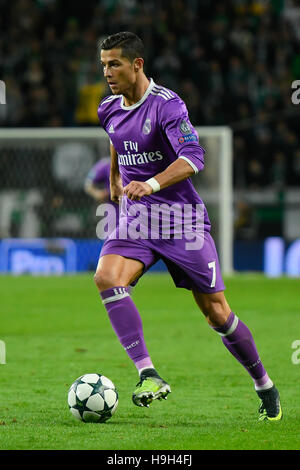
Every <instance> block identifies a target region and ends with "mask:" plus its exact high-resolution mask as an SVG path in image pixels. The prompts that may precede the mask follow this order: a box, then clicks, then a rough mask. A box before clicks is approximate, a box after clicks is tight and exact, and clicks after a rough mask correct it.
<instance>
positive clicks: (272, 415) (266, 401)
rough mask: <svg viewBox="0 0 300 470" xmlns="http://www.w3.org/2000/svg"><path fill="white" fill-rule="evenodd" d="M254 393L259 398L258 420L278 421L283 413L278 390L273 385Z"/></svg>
mask: <svg viewBox="0 0 300 470" xmlns="http://www.w3.org/2000/svg"><path fill="white" fill-rule="evenodd" d="M256 393H257V395H258V396H259V398H260V400H261V402H260V406H259V409H258V414H259V417H258V421H270V422H273V421H280V420H281V419H282V416H283V415H282V409H281V404H280V396H279V392H278V390H277V388H276V387H275V385H273V387H271V388H270V389H268V390H261V391H257V392H256Z"/></svg>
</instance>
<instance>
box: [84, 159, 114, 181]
mask: <svg viewBox="0 0 300 470" xmlns="http://www.w3.org/2000/svg"><path fill="white" fill-rule="evenodd" d="M109 168H110V163H109V162H107V161H106V160H105V161H104V162H103V161H98V162H97V163H96V164H95V165H94V166H93V167H92V168H91V169H90V171H89V172H88V174H87V176H86V180H89V181H91V182H92V183H94V184H98V185H99V184H105V185H106V184H107V179H108V174H109Z"/></svg>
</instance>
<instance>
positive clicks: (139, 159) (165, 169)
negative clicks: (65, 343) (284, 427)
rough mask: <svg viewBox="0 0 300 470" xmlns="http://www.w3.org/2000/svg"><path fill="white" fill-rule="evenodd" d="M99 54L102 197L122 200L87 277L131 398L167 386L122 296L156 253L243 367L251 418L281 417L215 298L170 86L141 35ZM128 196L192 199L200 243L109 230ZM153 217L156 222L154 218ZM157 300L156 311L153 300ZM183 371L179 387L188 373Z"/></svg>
mask: <svg viewBox="0 0 300 470" xmlns="http://www.w3.org/2000/svg"><path fill="white" fill-rule="evenodd" d="M100 56H101V65H102V67H103V72H104V77H105V78H106V80H107V82H108V85H109V87H110V89H111V92H112V94H111V95H110V96H107V97H105V98H104V99H103V100H102V101H101V103H100V105H99V108H98V117H99V120H100V124H101V126H102V127H103V128H104V129H105V131H106V132H107V134H108V136H109V138H110V152H111V169H110V189H111V198H112V200H113V201H115V202H118V201H119V199H120V198H123V200H125V201H126V204H124V211H125V213H124V214H123V213H122V211H121V215H120V220H119V226H118V227H117V228H116V230H115V231H113V232H112V233H111V235H110V236H109V237H108V238H107V239H106V241H105V242H104V245H103V247H102V250H101V253H100V259H99V263H98V266H97V271H96V274H95V282H96V285H97V287H98V290H99V292H100V296H101V300H102V303H103V305H104V307H105V309H106V311H107V313H108V316H109V319H110V321H111V324H112V327H113V329H114V331H115V333H116V334H117V336H118V339H119V341H120V343H121V344H122V346H123V348H124V349H125V351H126V353H127V354H128V356H129V358H130V359H131V360H132V361H133V363H134V364H135V366H136V368H137V370H138V373H139V379H140V380H139V382H138V384H137V385H136V388H135V389H134V391H133V394H132V400H133V403H134V404H135V405H137V406H149V405H150V404H151V403H152V402H153V401H154V400H157V399H162V398H167V395H168V394H169V393H170V391H171V387H170V385H169V384H168V383H167V382H166V381H165V380H164V379H163V378H162V377H161V376H160V375H159V374H158V372H157V370H156V369H155V368H154V365H153V363H152V359H151V357H150V354H149V352H148V349H147V347H146V343H145V338H144V334H143V325H142V319H141V316H140V313H139V311H138V309H137V307H136V305H135V303H134V302H133V300H132V298H131V297H130V294H129V286H130V285H134V284H136V283H137V282H138V280H139V279H140V278H141V276H142V275H143V274H144V273H145V272H146V271H147V270H148V269H149V268H150V267H151V266H152V265H153V264H154V263H156V262H157V261H158V260H160V259H162V260H163V261H164V262H165V264H166V266H167V268H168V271H169V273H170V275H171V276H172V278H173V281H174V283H175V286H176V287H178V288H185V289H188V290H190V291H192V294H193V298H194V299H195V302H196V304H197V306H198V307H199V309H200V310H201V311H202V313H203V314H204V316H205V318H206V320H207V323H208V325H209V326H210V327H211V328H213V330H214V331H215V332H216V333H217V334H218V335H219V337H220V338H221V340H222V342H223V344H224V346H225V347H226V348H227V350H228V351H229V352H230V353H231V354H232V355H233V356H234V358H235V359H236V360H237V361H238V362H239V363H240V364H241V365H242V366H243V367H244V368H245V369H246V371H247V372H248V373H249V375H250V377H251V379H252V380H253V384H254V389H255V391H256V392H257V396H258V398H259V400H260V406H259V419H260V420H262V421H266V420H267V421H270V422H273V421H278V420H280V419H281V417H282V411H281V405H280V399H279V393H278V391H277V389H276V388H275V386H274V384H273V382H272V380H271V378H270V377H269V375H268V373H267V371H266V370H265V368H264V366H263V363H262V361H261V358H260V356H259V354H258V351H257V348H256V345H255V342H254V339H253V336H252V334H251V332H250V330H249V328H248V327H247V325H245V323H243V322H242V320H241V319H240V318H239V317H238V316H237V315H236V314H235V313H234V312H233V311H232V310H231V307H230V306H229V304H228V302H227V299H226V297H225V293H224V291H225V285H224V282H223V279H222V274H221V269H220V264H219V259H218V254H217V250H216V247H215V243H214V240H213V238H212V236H211V234H210V228H211V224H210V220H209V217H208V213H207V210H206V208H205V206H204V204H203V201H202V199H201V198H200V196H199V195H198V193H197V191H196V190H195V188H194V186H193V183H192V180H191V177H192V176H193V175H194V174H195V173H197V172H199V171H202V170H203V168H204V153H205V152H204V149H203V148H202V147H201V146H200V144H199V141H198V134H197V132H196V130H195V128H194V127H193V125H192V123H191V122H190V119H189V115H188V111H187V108H186V105H185V103H184V102H183V100H182V99H181V98H180V97H179V96H178V95H177V93H176V92H175V91H173V90H170V89H168V88H166V87H164V86H161V85H159V84H157V83H156V82H155V81H154V80H153V79H152V78H150V77H147V75H146V74H145V72H144V62H145V59H144V57H145V51H144V46H143V42H142V41H141V39H140V38H138V37H137V36H136V35H135V34H133V33H130V32H121V33H117V34H114V35H112V36H109V37H108V38H106V39H104V40H103V41H102V42H101V44H100ZM216 171H219V169H217V168H216ZM137 202H138V203H139V204H140V205H143V206H144V208H145V211H146V212H147V213H150V212H151V208H152V206H153V205H155V204H159V205H161V204H164V205H167V206H172V205H174V204H176V206H177V207H179V208H181V209H182V210H183V211H184V208H185V207H186V205H188V206H189V207H191V206H192V207H193V208H194V211H193V212H192V217H191V220H192V224H191V227H195V226H196V227H198V226H200V227H202V230H201V232H200V233H199V231H198V230H197V229H193V228H191V231H192V232H193V234H194V235H195V236H196V237H197V236H198V237H200V238H201V239H202V243H201V244H200V246H198V245H197V247H196V248H195V249H192V250H191V249H188V247H187V243H186V240H185V239H184V237H181V238H180V237H178V233H177V232H176V227H175V226H174V225H172V224H171V225H170V224H169V225H168V227H167V229H168V231H169V235H170V236H169V237H165V235H166V234H165V233H164V229H163V228H162V230H161V231H160V232H159V235H161V236H160V237H158V238H157V237H156V236H155V237H149V236H148V237H145V238H139V239H135V238H134V237H129V236H128V237H127V238H123V239H121V238H120V237H118V233H120V232H122V233H125V232H126V230H124V225H125V228H126V227H127V225H128V223H129V222H130V214H131V213H132V212H134V206H135V205H136V204H137ZM199 205H201V206H202V207H203V212H202V216H201V217H202V219H201V220H198V219H199V217H198V215H197V214H198V213H197V211H196V207H197V206H199ZM132 209H133V210H132ZM123 215H124V216H123ZM201 217H200V218H201ZM161 221H162V223H164V222H165V220H163V217H162V218H161ZM162 225H163V224H162ZM153 295H155V292H154V293H153ZM161 302H162V306H161V309H163V299H161ZM156 315H157V312H153V316H156ZM182 315H184V317H185V321H193V320H192V317H191V318H190V319H189V317H188V312H182ZM195 327H196V325H195ZM161 340H162V341H163V339H161ZM178 353H180V352H179V351H178ZM197 353H198V354H201V344H194V347H193V354H197ZM212 360H213V358H212ZM174 364H176V357H174ZM216 367H217V364H216ZM186 375H187V387H188V372H187V373H186Z"/></svg>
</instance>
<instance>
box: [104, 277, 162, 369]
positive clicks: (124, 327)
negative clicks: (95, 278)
mask: <svg viewBox="0 0 300 470" xmlns="http://www.w3.org/2000/svg"><path fill="white" fill-rule="evenodd" d="M128 291H129V289H128V288H127V287H123V286H118V287H113V288H111V289H106V290H104V291H102V292H101V293H100V296H101V299H102V303H103V305H104V307H105V308H106V310H107V313H108V316H109V319H110V322H111V324H112V327H113V329H114V331H115V333H116V335H117V336H118V338H119V341H120V343H121V344H122V346H123V348H124V349H125V351H126V353H127V354H128V356H129V357H130V359H131V360H132V361H133V362H134V364H135V366H136V368H137V369H138V371H139V372H140V370H141V369H143V368H149V367H153V364H152V362H151V359H150V357H149V353H148V351H147V348H146V344H145V340H144V334H143V325H142V319H141V316H140V314H139V312H138V310H137V308H136V306H135V304H134V302H133V300H132V299H131V297H130V295H129V292H128Z"/></svg>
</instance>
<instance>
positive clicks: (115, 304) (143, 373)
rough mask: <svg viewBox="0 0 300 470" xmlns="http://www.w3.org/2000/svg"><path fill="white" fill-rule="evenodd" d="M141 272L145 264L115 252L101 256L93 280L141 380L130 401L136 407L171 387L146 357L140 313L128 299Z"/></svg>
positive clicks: (163, 393) (155, 397) (162, 396)
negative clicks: (130, 290)
mask: <svg viewBox="0 0 300 470" xmlns="http://www.w3.org/2000/svg"><path fill="white" fill-rule="evenodd" d="M143 271H144V264H143V263H142V262H141V261H139V260H137V259H132V258H126V257H124V256H121V255H118V254H106V255H104V256H101V257H100V259H99V263H98V266H97V270H96V273H95V278H94V279H95V283H96V285H97V287H98V289H99V292H100V295H101V298H102V302H103V305H104V307H105V308H106V310H107V313H108V316H109V319H110V321H111V324H112V327H113V329H114V331H115V333H116V334H117V336H118V338H119V341H120V343H121V344H122V346H123V348H124V349H125V351H126V352H127V354H128V356H129V357H130V359H131V360H132V361H133V362H134V364H135V366H136V368H137V369H138V372H139V375H140V381H139V383H138V384H137V386H136V389H135V391H134V393H133V396H132V400H133V403H134V404H135V405H137V406H149V404H150V403H151V402H152V401H153V400H155V399H157V398H166V395H167V394H168V393H169V392H170V391H171V389H170V386H169V385H168V384H167V383H166V382H165V381H164V380H163V379H162V378H161V377H160V376H159V375H158V373H157V372H156V370H155V369H154V366H153V364H152V361H151V358H150V356H149V353H148V350H147V347H146V344H145V339H144V334H143V325H142V319H141V316H140V314H139V312H138V310H137V308H136V306H135V304H134V302H133V300H132V299H131V297H130V295H129V292H128V286H129V285H130V283H132V282H134V281H135V280H136V279H138V278H139V277H140V276H141V275H142V274H143Z"/></svg>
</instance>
